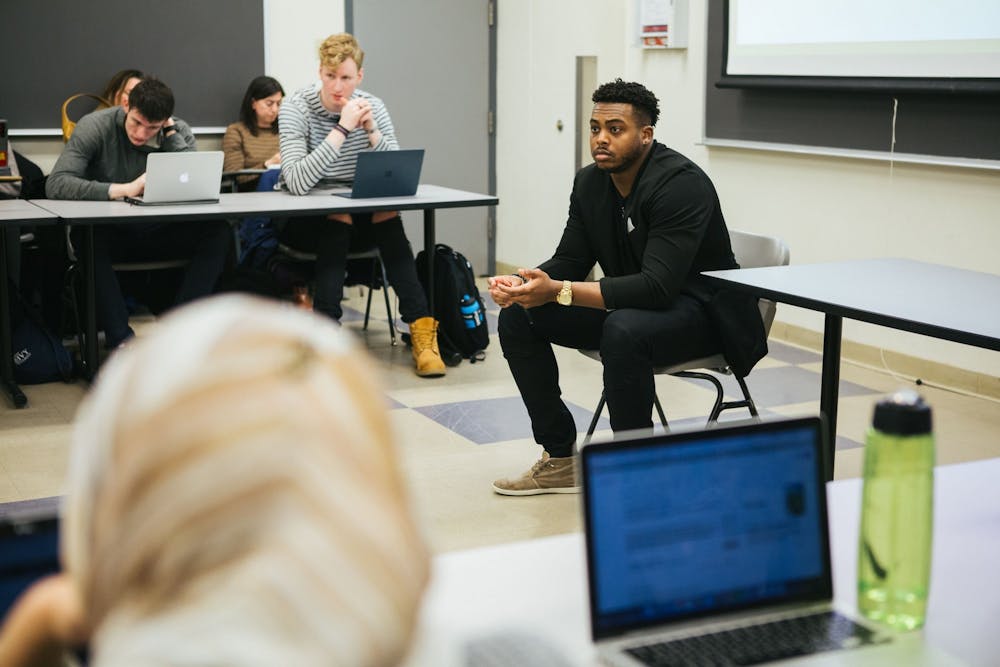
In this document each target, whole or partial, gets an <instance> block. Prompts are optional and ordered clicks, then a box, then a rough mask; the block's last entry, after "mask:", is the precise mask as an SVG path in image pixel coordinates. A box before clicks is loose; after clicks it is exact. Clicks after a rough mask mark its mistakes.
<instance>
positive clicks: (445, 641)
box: [406, 459, 1000, 667]
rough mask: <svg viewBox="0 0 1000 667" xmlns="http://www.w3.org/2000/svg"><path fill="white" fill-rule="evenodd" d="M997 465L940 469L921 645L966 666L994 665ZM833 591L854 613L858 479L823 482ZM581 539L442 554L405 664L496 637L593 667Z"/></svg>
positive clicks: (999, 527) (451, 659) (999, 598)
mask: <svg viewBox="0 0 1000 667" xmlns="http://www.w3.org/2000/svg"><path fill="white" fill-rule="evenodd" d="M998 479H1000V459H991V460H988V461H978V462H974V463H963V464H958V465H951V466H943V467H940V468H938V469H937V474H936V488H935V515H934V521H935V536H934V555H933V571H932V577H931V593H930V604H929V607H928V617H927V625H926V627H925V629H924V631H923V636H924V641H926V642H928V643H930V644H931V645H933V646H936V647H938V648H940V649H941V650H943V651H944V652H945V653H948V654H949V655H952V656H955V657H957V658H959V659H960V660H962V661H964V662H965V663H967V664H969V665H975V666H977V667H978V666H984V665H998V664H1000V630H998V629H997V622H998V621H1000V583H998V579H1000V577H998V575H997V569H998V564H1000V484H998V483H997V480H998ZM827 489H828V494H829V503H828V504H829V508H830V529H831V530H830V532H831V551H832V554H831V555H832V560H833V575H834V591H835V600H836V603H837V604H838V606H840V607H842V608H844V609H854V607H855V596H856V590H855V589H856V567H857V562H856V560H857V535H858V521H859V515H860V502H861V481H860V480H858V479H851V480H842V481H838V482H830V483H829V484H828V485H827ZM584 563H585V557H584V550H583V540H582V537H581V535H580V534H579V533H574V534H570V535H560V536H556V537H548V538H543V539H538V540H530V541H526V542H516V543H513V544H505V545H499V546H494V547H485V548H481V549H471V550H468V551H460V552H455V553H449V554H443V555H441V556H438V557H436V558H435V559H434V566H433V578H432V581H431V586H430V588H429V590H428V591H427V595H426V597H425V600H424V605H423V609H422V613H421V621H420V628H419V631H418V636H417V641H416V643H415V645H414V650H413V652H412V654H411V656H410V659H409V661H408V662H407V663H406V664H407V665H410V666H413V667H415V666H417V665H420V666H423V665H443V666H447V665H458V664H462V663H461V660H460V651H461V645H462V640H463V639H464V638H469V637H477V636H482V635H488V634H492V633H497V632H502V631H526V632H530V633H533V634H537V635H541V636H542V637H544V638H545V640H547V641H548V642H551V643H552V644H554V645H555V647H556V648H557V649H559V650H560V651H561V652H562V653H563V654H564V655H565V656H566V657H567V659H568V660H569V662H570V663H571V664H573V665H591V664H594V661H595V657H594V652H593V648H592V644H591V641H590V626H589V620H588V612H587V582H586V568H585V565H584Z"/></svg>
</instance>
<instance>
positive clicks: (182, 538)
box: [63, 296, 428, 667]
mask: <svg viewBox="0 0 1000 667" xmlns="http://www.w3.org/2000/svg"><path fill="white" fill-rule="evenodd" d="M374 376H375V371H374V369H373V368H372V365H371V363H370V362H369V361H368V359H367V358H366V355H365V353H364V351H363V350H361V349H359V348H358V347H357V346H356V345H355V344H354V343H353V341H352V340H351V336H350V334H348V333H346V332H344V331H343V330H340V329H338V328H337V327H336V326H334V325H333V324H332V323H330V322H329V321H324V320H323V319H321V318H319V317H316V316H313V315H311V314H308V313H303V312H301V311H297V310H295V309H292V308H289V307H287V306H281V305H278V304H272V303H267V302H264V301H261V300H257V299H253V298H251V297H243V296H223V297H215V298H212V299H207V300H204V301H201V302H199V303H196V304H193V305H190V306H187V307H185V308H182V309H180V310H178V311H177V312H175V313H173V314H171V315H169V316H167V317H166V318H164V319H163V320H162V321H161V322H159V323H157V325H156V327H155V329H154V331H153V332H152V334H151V335H149V336H147V337H143V338H142V339H140V340H137V341H135V342H134V343H131V344H130V345H129V346H127V347H126V348H125V349H123V350H121V351H119V352H116V353H115V355H114V356H113V357H112V358H111V359H110V360H109V362H108V363H107V364H106V365H105V367H103V368H102V369H101V373H100V377H99V380H98V382H97V383H96V385H95V387H94V388H93V390H92V392H91V393H90V395H89V396H88V397H87V399H86V400H85V402H84V404H83V405H82V406H81V409H80V413H79V415H78V417H77V422H76V427H75V431H74V434H73V452H72V459H71V462H70V472H69V489H68V494H67V502H66V507H65V508H64V509H65V512H64V514H65V516H64V523H63V558H64V562H65V565H66V568H67V570H68V571H69V573H70V574H71V576H72V577H73V579H74V581H75V582H76V583H77V585H78V586H79V588H80V592H81V596H82V599H83V603H84V608H85V612H86V614H87V619H88V621H89V623H90V624H91V627H92V628H93V630H94V635H93V645H92V646H93V650H94V655H93V660H92V664H93V665H95V666H97V667H119V666H121V667H124V666H126V665H127V666H129V667H132V666H134V665H174V666H193V665H199V666H203V665H227V666H235V667H255V666H260V667H264V666H267V667H276V666H284V665H294V666H299V665H302V666H309V665H351V666H361V665H390V664H394V663H396V662H398V661H399V659H400V658H401V656H402V655H403V653H404V651H405V650H406V646H407V644H408V642H409V638H410V635H411V633H412V630H413V625H414V619H415V614H416V610H417V606H418V602H419V598H420V595H421V592H422V591H423V589H424V586H425V584H426V581H427V576H428V558H427V552H426V549H425V546H424V543H423V541H422V539H421V536H420V534H419V532H418V530H417V528H416V526H415V523H414V520H413V517H412V516H411V514H410V511H409V509H408V498H407V496H406V493H405V491H404V488H403V485H402V482H401V479H400V476H399V472H398V470H397V466H396V460H395V456H394V450H393V441H392V437H391V433H390V429H389V425H388V419H387V415H386V410H385V407H384V401H385V398H384V396H383V394H382V392H381V391H380V388H379V386H378V384H377V383H376V382H375V380H374Z"/></svg>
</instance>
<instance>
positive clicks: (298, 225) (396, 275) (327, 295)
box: [279, 213, 431, 323]
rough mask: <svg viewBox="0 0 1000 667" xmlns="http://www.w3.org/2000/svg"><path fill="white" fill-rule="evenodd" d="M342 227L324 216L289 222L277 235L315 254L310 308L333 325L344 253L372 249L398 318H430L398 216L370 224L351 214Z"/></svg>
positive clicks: (340, 296)
mask: <svg viewBox="0 0 1000 667" xmlns="http://www.w3.org/2000/svg"><path fill="white" fill-rule="evenodd" d="M351 219H352V224H350V225H348V224H345V223H343V222H337V221H335V220H328V219H327V218H326V217H325V216H308V217H299V218H291V219H290V220H289V221H288V223H287V224H286V225H285V228H284V229H283V230H282V232H281V234H280V235H279V239H280V240H281V242H282V243H285V244H287V245H289V246H291V247H293V248H295V249H296V250H302V251H305V252H314V253H316V293H315V297H314V299H313V308H314V309H315V310H317V311H319V312H321V313H324V314H326V315H328V316H329V317H332V318H333V319H335V320H339V319H340V318H341V316H342V315H343V314H344V311H343V309H342V308H341V305H340V302H341V300H342V299H343V297H344V275H345V273H346V271H347V253H348V251H349V250H357V251H361V250H365V249H368V248H371V247H373V246H374V247H377V248H378V250H379V253H380V254H381V255H382V264H383V265H384V266H385V273H386V276H387V277H388V278H389V284H390V285H391V286H392V288H393V289H394V290H395V291H396V296H397V297H399V315H400V317H401V318H402V319H403V321H404V322H406V323H410V322H414V321H416V320H419V319H420V318H421V317H427V316H429V315H430V314H431V312H430V309H429V307H428V305H427V296H426V295H425V294H424V288H423V286H422V285H421V284H420V279H419V278H418V277H417V266H416V264H415V263H414V261H413V249H412V248H411V247H410V241H409V239H407V238H406V232H405V231H404V230H403V221H402V219H400V218H399V216H397V217H395V218H392V219H390V220H386V221H384V222H379V223H372V221H371V214H363V213H362V214H354V215H352V216H351Z"/></svg>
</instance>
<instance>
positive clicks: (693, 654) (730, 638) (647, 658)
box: [625, 611, 876, 667]
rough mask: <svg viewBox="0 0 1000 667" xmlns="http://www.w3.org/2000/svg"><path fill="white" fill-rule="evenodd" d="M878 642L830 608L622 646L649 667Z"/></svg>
mask: <svg viewBox="0 0 1000 667" xmlns="http://www.w3.org/2000/svg"><path fill="white" fill-rule="evenodd" d="M872 643H876V639H875V633H873V632H872V631H871V630H869V629H867V628H865V627H862V626H860V625H858V624H857V623H854V622H853V621H851V619H849V618H847V617H846V616H843V615H841V614H838V613H837V612H834V611H824V612H819V613H816V614H810V615H807V616H799V617H795V618H789V619H783V620H780V621H773V622H770V623H762V624H759V625H751V626H746V627H742V628H735V629H732V630H723V631H720V632H714V633H711V634H707V635H699V636H697V637H685V638H683V639H675V640H671V641H666V642H661V643H657V644H649V645H646V646H638V647H635V648H630V649H626V650H625V652H626V653H628V654H629V655H631V656H632V657H633V658H635V659H636V660H638V661H640V662H641V663H643V664H644V665H650V666H651V667H688V666H692V667H695V666H697V667H700V666H702V665H704V666H706V667H708V666H713V667H714V666H720V667H721V666H723V665H759V664H762V663H765V662H771V661H773V660H782V659H787V658H794V657H795V656H799V655H809V654H812V653H820V652H823V651H834V650H837V649H842V648H852V647H855V646H861V645H864V644H872Z"/></svg>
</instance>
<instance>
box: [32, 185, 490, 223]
mask: <svg viewBox="0 0 1000 667" xmlns="http://www.w3.org/2000/svg"><path fill="white" fill-rule="evenodd" d="M497 201H498V200H497V198H496V197H494V196H492V195H484V194H479V193H475V192H466V191H464V190H454V189H452V188H445V187H441V186H439V185H421V186H420V187H419V188H418V189H417V194H415V195H413V196H412V197H375V198H372V199H350V198H347V197H339V196H336V195H332V194H330V193H329V192H328V191H323V190H315V191H313V192H312V193H310V194H308V195H305V196H296V195H292V194H289V193H287V192H241V193H233V194H229V193H227V194H222V195H220V196H219V202H218V203H216V204H169V205H162V206H133V205H132V204H128V203H126V202H124V201H74V200H57V199H40V200H37V202H36V203H37V204H38V205H39V206H41V207H43V208H44V209H45V210H47V211H49V212H51V213H52V214H54V215H57V216H59V217H60V218H63V219H64V220H68V221H71V222H73V223H76V224H87V223H101V222H105V223H106V222H109V221H111V222H115V221H120V222H129V221H135V220H141V221H143V222H155V221H157V220H168V219H176V218H185V219H188V220H199V219H212V218H215V219H217V218H228V217H239V216H244V215H262V216H268V215H310V214H319V213H351V212H356V213H364V212H368V211H380V210H381V211H385V210H396V211H412V210H425V209H431V208H433V209H442V208H460V207H465V206H490V205H494V204H496V203H497Z"/></svg>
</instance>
